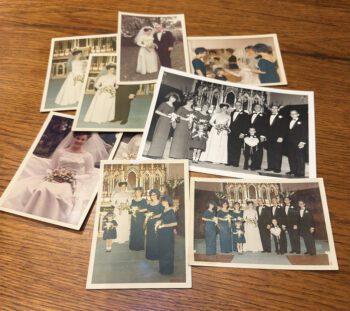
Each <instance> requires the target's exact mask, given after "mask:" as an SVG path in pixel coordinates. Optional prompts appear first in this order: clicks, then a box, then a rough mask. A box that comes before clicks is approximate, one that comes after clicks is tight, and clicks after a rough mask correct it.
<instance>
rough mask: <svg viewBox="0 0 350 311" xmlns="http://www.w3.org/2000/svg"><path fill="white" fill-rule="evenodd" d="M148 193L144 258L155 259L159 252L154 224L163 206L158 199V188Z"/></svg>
mask: <svg viewBox="0 0 350 311" xmlns="http://www.w3.org/2000/svg"><path fill="white" fill-rule="evenodd" d="M149 195H150V203H149V204H148V207H147V210H148V212H147V215H146V258H147V259H149V260H157V259H158V258H159V252H158V241H157V235H156V231H155V224H156V222H157V221H158V220H159V219H160V217H161V215H162V213H163V211H164V206H163V205H162V204H161V203H160V201H159V198H160V191H159V190H158V189H152V190H150V192H149Z"/></svg>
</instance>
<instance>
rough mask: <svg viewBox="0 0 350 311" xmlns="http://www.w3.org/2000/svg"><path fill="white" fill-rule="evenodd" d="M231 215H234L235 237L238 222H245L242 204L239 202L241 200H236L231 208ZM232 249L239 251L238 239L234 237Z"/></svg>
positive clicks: (233, 233) (233, 231) (233, 232)
mask: <svg viewBox="0 0 350 311" xmlns="http://www.w3.org/2000/svg"><path fill="white" fill-rule="evenodd" d="M230 215H231V217H232V226H231V228H232V235H233V237H234V235H235V233H236V231H237V228H236V222H240V223H243V211H242V210H241V205H240V204H239V202H235V203H234V204H233V209H230ZM232 250H233V251H234V252H238V248H237V239H233V238H232Z"/></svg>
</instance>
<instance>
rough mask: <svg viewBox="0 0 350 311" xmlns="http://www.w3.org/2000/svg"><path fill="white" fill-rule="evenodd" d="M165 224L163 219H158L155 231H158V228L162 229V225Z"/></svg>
mask: <svg viewBox="0 0 350 311" xmlns="http://www.w3.org/2000/svg"><path fill="white" fill-rule="evenodd" d="M161 225H163V222H162V221H161V220H157V221H156V223H155V224H154V231H155V232H158V229H160V226H161Z"/></svg>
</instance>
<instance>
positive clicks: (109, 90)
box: [100, 85, 115, 97]
mask: <svg viewBox="0 0 350 311" xmlns="http://www.w3.org/2000/svg"><path fill="white" fill-rule="evenodd" d="M100 91H101V93H107V94H109V95H111V97H115V88H114V87H113V86H111V85H109V86H105V87H103V88H101V90H100Z"/></svg>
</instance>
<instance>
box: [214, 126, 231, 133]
mask: <svg viewBox="0 0 350 311" xmlns="http://www.w3.org/2000/svg"><path fill="white" fill-rule="evenodd" d="M215 129H216V131H217V133H218V135H219V134H220V133H221V132H222V131H226V132H227V134H229V133H230V132H231V130H230V128H229V127H228V126H227V125H226V124H218V125H216V126H215Z"/></svg>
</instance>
